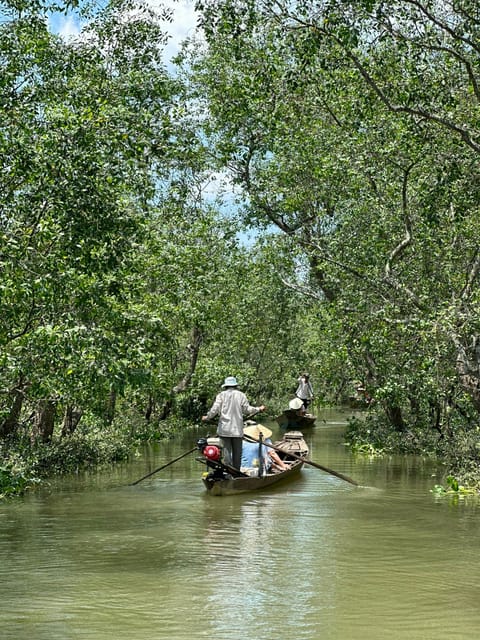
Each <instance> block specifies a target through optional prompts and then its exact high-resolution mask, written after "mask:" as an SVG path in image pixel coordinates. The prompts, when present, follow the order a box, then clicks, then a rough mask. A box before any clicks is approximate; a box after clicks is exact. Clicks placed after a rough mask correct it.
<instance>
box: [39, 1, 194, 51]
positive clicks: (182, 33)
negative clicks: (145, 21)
mask: <svg viewBox="0 0 480 640" xmlns="http://www.w3.org/2000/svg"><path fill="white" fill-rule="evenodd" d="M146 1H147V2H148V4H149V5H150V7H152V8H153V9H158V10H159V11H160V10H161V9H162V8H164V9H170V10H171V11H172V21H171V22H167V21H166V22H165V23H164V28H165V31H166V32H167V33H168V34H169V39H168V44H167V45H166V47H165V60H166V61H170V60H171V59H172V57H173V56H175V55H176V54H177V53H178V51H179V48H180V45H181V43H182V41H183V40H185V39H186V38H188V37H192V36H193V35H194V33H195V29H196V24H197V14H196V12H195V2H194V1H193V0H146ZM50 28H51V30H52V31H53V32H54V33H57V34H59V35H61V36H62V37H64V38H65V39H68V38H70V37H75V36H77V35H78V34H79V33H80V24H79V22H78V20H77V17H76V16H75V15H73V14H72V15H69V16H64V15H62V14H59V13H56V14H54V15H52V16H51V18H50Z"/></svg>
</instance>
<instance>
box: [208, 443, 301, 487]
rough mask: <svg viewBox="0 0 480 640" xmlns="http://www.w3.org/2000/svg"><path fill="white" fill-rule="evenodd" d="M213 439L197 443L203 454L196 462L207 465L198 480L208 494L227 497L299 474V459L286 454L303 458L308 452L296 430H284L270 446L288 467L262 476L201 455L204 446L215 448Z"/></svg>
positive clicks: (215, 444) (216, 444) (267, 485)
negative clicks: (204, 442)
mask: <svg viewBox="0 0 480 640" xmlns="http://www.w3.org/2000/svg"><path fill="white" fill-rule="evenodd" d="M216 440H217V439H215V438H208V439H206V445H205V446H203V443H202V445H200V446H199V449H200V450H201V451H203V457H201V458H200V457H198V458H197V460H198V461H199V462H202V463H203V464H206V465H207V467H208V468H209V471H208V472H206V473H204V474H203V478H202V480H203V484H204V485H205V488H206V489H207V492H208V493H209V494H210V495H212V496H228V495H234V494H237V493H246V492H248V491H258V490H259V489H264V488H266V487H270V486H271V485H273V484H277V483H279V482H281V481H282V482H283V481H284V480H287V479H290V478H293V477H295V476H297V475H298V474H299V472H300V471H301V469H302V467H303V464H304V463H303V460H298V459H297V458H294V457H292V456H289V453H292V454H294V455H295V456H299V457H302V458H306V456H307V455H308V446H307V443H306V442H305V440H304V439H303V434H302V433H301V432H300V431H291V432H288V433H285V435H284V436H283V438H282V439H281V440H279V441H277V442H275V443H274V445H273V446H274V448H275V451H276V452H277V453H278V455H279V456H280V458H282V460H283V461H284V462H285V463H286V464H288V469H286V470H279V471H275V470H271V471H269V472H268V473H266V474H265V475H263V476H258V475H248V473H242V472H240V471H238V470H237V469H234V468H233V467H230V466H228V465H226V464H224V463H223V462H222V461H221V459H217V460H214V459H211V458H208V457H206V456H205V452H208V451H207V447H209V446H213V447H217V448H218V443H217V442H216ZM209 441H210V444H209V443H208V442H209ZM199 442H200V441H199Z"/></svg>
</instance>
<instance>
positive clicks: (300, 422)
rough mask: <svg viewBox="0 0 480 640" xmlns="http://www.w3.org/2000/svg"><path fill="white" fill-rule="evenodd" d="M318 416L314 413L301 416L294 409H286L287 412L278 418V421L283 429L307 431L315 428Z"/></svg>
mask: <svg viewBox="0 0 480 640" xmlns="http://www.w3.org/2000/svg"><path fill="white" fill-rule="evenodd" d="M316 419H317V416H314V415H313V414H312V413H304V414H303V415H299V414H298V413H297V411H294V410H293V409H285V411H284V412H283V413H282V414H281V415H279V416H278V417H277V418H276V421H277V422H278V424H279V425H280V427H282V429H305V428H307V427H313V425H314V424H315V420H316Z"/></svg>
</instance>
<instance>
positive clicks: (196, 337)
mask: <svg viewBox="0 0 480 640" xmlns="http://www.w3.org/2000/svg"><path fill="white" fill-rule="evenodd" d="M202 342H203V334H202V331H201V329H200V328H199V327H197V326H195V327H193V329H192V334H191V340H190V344H188V345H187V352H188V357H189V365H188V369H187V372H186V373H185V375H184V376H183V378H182V379H181V380H180V382H179V383H178V384H177V385H175V386H174V387H173V389H172V397H171V398H169V399H168V400H167V401H166V402H165V403H164V405H163V407H162V410H161V413H160V420H165V419H166V418H167V417H168V416H169V415H170V412H171V410H172V406H173V397H175V396H176V395H178V394H179V393H182V391H185V390H186V389H188V387H189V386H190V382H191V381H192V377H193V374H194V373H195V369H196V368H197V360H198V354H199V352H200V346H201V344H202Z"/></svg>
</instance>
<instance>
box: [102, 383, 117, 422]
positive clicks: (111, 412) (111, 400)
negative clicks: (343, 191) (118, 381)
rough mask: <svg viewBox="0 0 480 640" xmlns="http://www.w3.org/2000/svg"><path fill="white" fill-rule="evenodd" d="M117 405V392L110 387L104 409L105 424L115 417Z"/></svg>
mask: <svg viewBox="0 0 480 640" xmlns="http://www.w3.org/2000/svg"><path fill="white" fill-rule="evenodd" d="M116 405H117V392H116V391H115V390H114V389H112V390H111V391H110V393H109V395H108V400H107V408H106V410H105V420H106V421H107V424H112V422H113V419H114V417H115V409H116Z"/></svg>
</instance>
